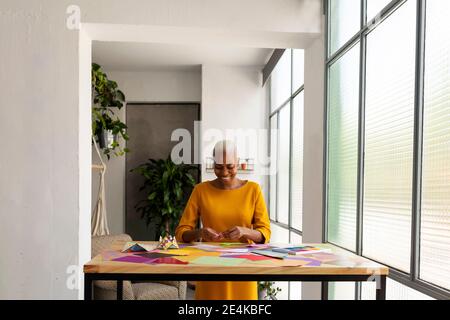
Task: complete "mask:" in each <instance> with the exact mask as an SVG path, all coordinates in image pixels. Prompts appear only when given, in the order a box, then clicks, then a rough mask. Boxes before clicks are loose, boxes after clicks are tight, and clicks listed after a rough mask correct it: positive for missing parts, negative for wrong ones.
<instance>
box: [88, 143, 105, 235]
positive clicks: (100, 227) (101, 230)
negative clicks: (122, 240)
mask: <svg viewBox="0 0 450 320" xmlns="http://www.w3.org/2000/svg"><path fill="white" fill-rule="evenodd" d="M92 141H93V142H94V146H95V150H96V151H97V154H98V157H99V159H100V162H101V163H102V164H101V165H92V168H93V169H98V170H100V173H99V175H100V183H99V187H98V197H97V203H96V204H95V207H94V210H93V211H92V217H91V234H92V236H104V235H109V228H108V219H107V217H106V202H105V200H106V197H105V173H106V164H105V162H104V161H103V159H102V155H101V154H100V151H99V149H98V146H97V142H96V141H95V138H94V137H92Z"/></svg>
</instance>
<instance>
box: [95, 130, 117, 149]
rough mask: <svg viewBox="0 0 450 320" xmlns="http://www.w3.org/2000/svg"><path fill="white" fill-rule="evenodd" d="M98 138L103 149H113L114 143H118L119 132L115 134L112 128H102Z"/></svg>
mask: <svg viewBox="0 0 450 320" xmlns="http://www.w3.org/2000/svg"><path fill="white" fill-rule="evenodd" d="M97 140H98V143H99V146H100V148H101V149H112V148H113V146H114V143H117V134H114V133H113V131H112V130H107V129H104V128H102V130H101V131H100V132H99V134H98V136H97Z"/></svg>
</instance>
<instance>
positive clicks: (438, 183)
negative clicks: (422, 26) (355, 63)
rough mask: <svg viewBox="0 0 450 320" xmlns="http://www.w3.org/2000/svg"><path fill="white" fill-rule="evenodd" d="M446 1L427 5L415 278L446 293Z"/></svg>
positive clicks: (449, 128) (449, 216) (449, 230)
mask: <svg viewBox="0 0 450 320" xmlns="http://www.w3.org/2000/svg"><path fill="white" fill-rule="evenodd" d="M449 16H450V1H448V0H433V1H427V25H426V39H427V40H426V51H425V93H424V98H425V99H424V100H425V101H424V103H425V105H424V132H423V162H422V177H423V178H422V220H421V247H420V278H421V279H423V280H425V281H428V282H431V283H433V284H436V285H438V286H440V287H443V288H446V289H450V272H449V270H450V38H449V37H448V30H450V20H449Z"/></svg>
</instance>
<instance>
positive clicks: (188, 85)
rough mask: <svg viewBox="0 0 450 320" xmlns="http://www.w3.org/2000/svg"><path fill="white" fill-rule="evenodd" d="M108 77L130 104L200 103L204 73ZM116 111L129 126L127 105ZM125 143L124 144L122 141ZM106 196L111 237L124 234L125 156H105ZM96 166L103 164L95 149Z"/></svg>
mask: <svg viewBox="0 0 450 320" xmlns="http://www.w3.org/2000/svg"><path fill="white" fill-rule="evenodd" d="M104 71H105V73H106V74H107V75H108V78H109V79H111V80H114V81H117V84H118V85H119V88H120V90H122V91H123V92H124V94H125V97H126V100H127V102H200V100H201V70H200V68H199V70H198V71H196V70H193V71H161V70H160V71H146V72H126V71H110V70H108V69H105V70H104ZM114 112H115V113H116V114H117V115H118V116H119V118H120V119H121V121H123V122H124V123H126V106H124V107H123V108H122V109H121V110H117V109H115V110H114ZM122 143H123V141H122ZM103 160H104V161H105V163H106V166H107V171H106V175H105V196H106V212H107V216H108V226H109V230H110V232H111V234H121V233H124V232H125V208H126V207H125V177H126V172H125V157H124V156H120V157H115V156H111V158H110V160H109V161H108V160H107V159H106V157H105V156H103ZM92 161H93V163H100V162H99V159H98V155H97V152H96V151H95V149H94V148H93V149H92ZM99 179H100V177H99V176H98V171H97V170H93V171H92V208H93V207H94V206H95V202H96V199H97V196H98V187H99Z"/></svg>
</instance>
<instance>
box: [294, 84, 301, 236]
mask: <svg viewBox="0 0 450 320" xmlns="http://www.w3.org/2000/svg"><path fill="white" fill-rule="evenodd" d="M303 96H304V94H303V92H300V93H299V95H298V96H296V97H295V98H294V101H293V105H292V108H293V110H292V172H291V178H292V184H291V212H292V218H291V224H292V227H293V228H294V229H296V230H302V217H303V214H302V213H303V209H302V207H303V99H304V97H303Z"/></svg>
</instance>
